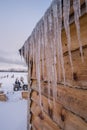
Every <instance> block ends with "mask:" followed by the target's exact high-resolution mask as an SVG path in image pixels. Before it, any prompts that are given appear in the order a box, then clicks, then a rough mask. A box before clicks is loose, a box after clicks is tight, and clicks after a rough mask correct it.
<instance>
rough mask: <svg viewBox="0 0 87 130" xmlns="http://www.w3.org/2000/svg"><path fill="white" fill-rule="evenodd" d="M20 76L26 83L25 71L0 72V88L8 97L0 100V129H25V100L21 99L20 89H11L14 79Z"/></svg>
mask: <svg viewBox="0 0 87 130" xmlns="http://www.w3.org/2000/svg"><path fill="white" fill-rule="evenodd" d="M21 76H22V77H23V78H24V82H25V83H27V73H8V72H4V73H0V83H2V87H1V88H0V90H3V91H4V92H5V94H6V95H7V97H8V101H7V102H0V130H26V129H27V101H26V100H23V99H22V97H21V91H18V92H14V91H13V84H14V82H15V79H16V78H19V79H20V77H21Z"/></svg>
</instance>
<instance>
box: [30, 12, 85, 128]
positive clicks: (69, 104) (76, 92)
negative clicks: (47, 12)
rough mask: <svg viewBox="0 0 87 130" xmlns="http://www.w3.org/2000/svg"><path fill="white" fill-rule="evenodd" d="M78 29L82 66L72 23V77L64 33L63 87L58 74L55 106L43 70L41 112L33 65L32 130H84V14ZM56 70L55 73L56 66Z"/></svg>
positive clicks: (51, 87) (63, 34) (31, 93)
mask: <svg viewBox="0 0 87 130" xmlns="http://www.w3.org/2000/svg"><path fill="white" fill-rule="evenodd" d="M80 25H81V41H82V46H83V53H84V54H83V55H84V62H82V61H81V54H80V51H79V45H78V41H77V36H76V29H75V24H74V23H72V24H71V25H70V29H71V51H72V59H73V66H74V72H73V74H72V72H71V66H70V61H69V55H68V49H67V40H66V35H65V31H64V30H63V31H62V43H63V55H64V63H65V64H64V65H65V73H66V85H64V83H63V75H62V72H61V81H60V83H57V99H56V102H55V105H54V102H53V84H51V86H50V93H51V94H50V95H48V88H47V86H48V85H47V84H48V82H47V71H46V67H45V79H43V78H42V79H41V91H42V96H41V97H42V107H43V111H42V110H41V107H40V104H39V99H40V97H39V92H38V86H37V81H36V71H35V64H33V69H32V76H31V81H32V83H31V92H30V97H29V98H30V100H31V103H30V111H31V117H30V122H31V124H32V125H31V129H32V130H48V129H50V130H87V100H86V99H87V30H86V28H87V14H84V15H83V16H82V17H81V18H80ZM41 62H42V61H41ZM56 68H57V71H58V66H56ZM41 71H42V69H41ZM41 76H42V75H41ZM49 102H50V103H49Z"/></svg>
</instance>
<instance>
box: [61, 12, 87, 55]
mask: <svg viewBox="0 0 87 130" xmlns="http://www.w3.org/2000/svg"><path fill="white" fill-rule="evenodd" d="M86 28H87V14H84V15H83V16H82V17H81V18H80V33H81V42H82V46H84V45H87V38H86V36H87V30H86ZM70 30H71V31H70V34H71V51H73V50H76V49H78V48H79V44H78V39H77V32H76V27H75V24H74V23H73V24H71V25H70ZM62 43H63V53H65V52H67V51H68V47H67V38H66V34H65V30H64V29H63V31H62Z"/></svg>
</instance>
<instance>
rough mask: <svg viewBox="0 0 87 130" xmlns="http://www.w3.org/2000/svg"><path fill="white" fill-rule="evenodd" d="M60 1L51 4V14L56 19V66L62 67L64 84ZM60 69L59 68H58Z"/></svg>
mask: <svg viewBox="0 0 87 130" xmlns="http://www.w3.org/2000/svg"><path fill="white" fill-rule="evenodd" d="M61 3H62V1H61V0H59V1H55V3H54V4H53V6H52V8H53V16H54V19H55V20H56V26H57V29H56V33H55V37H56V38H57V49H58V52H57V53H58V66H59V67H60V64H61V67H62V73H63V79H64V85H65V68H64V59H63V49H62V41H61V29H62V5H61ZM59 70H60V68H59ZM59 78H60V72H59Z"/></svg>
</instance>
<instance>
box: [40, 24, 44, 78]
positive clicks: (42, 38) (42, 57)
mask: <svg viewBox="0 0 87 130" xmlns="http://www.w3.org/2000/svg"><path fill="white" fill-rule="evenodd" d="M41 43H42V50H41V59H42V76H43V79H44V60H45V54H44V23H43V22H42V26H41Z"/></svg>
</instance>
